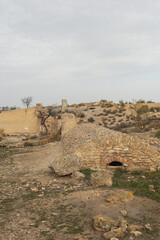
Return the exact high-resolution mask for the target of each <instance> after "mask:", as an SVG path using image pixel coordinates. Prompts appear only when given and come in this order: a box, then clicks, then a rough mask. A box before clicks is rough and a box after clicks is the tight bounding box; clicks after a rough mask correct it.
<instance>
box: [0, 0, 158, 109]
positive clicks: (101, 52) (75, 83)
mask: <svg viewBox="0 0 160 240" xmlns="http://www.w3.org/2000/svg"><path fill="white" fill-rule="evenodd" d="M159 12H160V2H159V0H154V1H152V0H134V1H130V0H114V1H113V0H81V1H76V0H46V1H43V0H23V1H22V0H0V86H1V92H3V94H1V97H0V103H1V105H7V104H8V105H15V104H16V105H20V104H21V103H20V99H21V98H22V96H25V95H26V96H28V95H29V96H30V95H33V99H34V103H36V102H38V101H42V102H43V103H44V104H52V103H55V102H58V103H59V102H60V99H61V98H64V97H67V98H68V100H69V102H70V103H72V102H76V101H78V102H80V101H83V100H85V101H94V100H98V99H99V100H100V99H101V98H107V97H109V98H110V99H112V100H114V101H118V100H119V99H121V98H124V99H126V100H131V99H132V98H137V99H138V98H146V99H148V98H152V99H153V100H155V101H159V93H158V91H157V87H160V82H159V77H160V70H159V64H160V30H159V25H160V14H159ZM157 84H158V86H157ZM144 85H146V87H144ZM137 88H138V90H137ZM108 91H109V94H108ZM105 94H106V97H105Z"/></svg>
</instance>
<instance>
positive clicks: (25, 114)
mask: <svg viewBox="0 0 160 240" xmlns="http://www.w3.org/2000/svg"><path fill="white" fill-rule="evenodd" d="M0 128H2V129H3V130H4V131H5V133H6V134H38V133H39V131H40V120H39V119H38V118H37V116H36V108H27V109H17V110H12V111H7V112H2V113H0Z"/></svg>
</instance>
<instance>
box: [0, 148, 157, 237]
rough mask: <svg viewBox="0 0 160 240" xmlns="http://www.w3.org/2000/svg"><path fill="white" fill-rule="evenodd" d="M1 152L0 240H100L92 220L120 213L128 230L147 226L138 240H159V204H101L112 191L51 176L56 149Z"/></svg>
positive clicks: (142, 201) (144, 200) (58, 151)
mask: <svg viewBox="0 0 160 240" xmlns="http://www.w3.org/2000/svg"><path fill="white" fill-rule="evenodd" d="M0 151H1V159H0V178H1V181H0V219H1V220H0V225H1V228H0V239H3V240H21V239H23V240H29V239H33V240H36V239H46V240H49V239H50V240H51V239H59V240H61V239H65V240H67V239H68V240H69V239H74V240H76V239H79V240H80V239H103V234H102V233H101V232H98V231H96V230H95V229H94V228H93V217H94V216H96V215H99V214H102V215H106V216H109V217H112V218H115V219H116V218H117V217H118V216H119V215H120V211H121V210H126V212H127V216H126V219H127V221H128V223H130V224H131V223H133V224H138V225H142V226H144V225H145V224H148V223H149V224H150V226H151V228H152V231H147V230H145V229H144V230H142V231H141V232H142V235H141V236H140V237H138V239H143V240H149V239H157V240H158V239H159V238H160V218H159V215H160V204H159V202H157V201H154V200H151V199H148V198H142V197H136V196H134V198H133V200H132V201H129V202H127V203H121V201H120V202H119V203H117V204H114V203H110V202H107V201H106V198H107V196H108V195H110V194H111V193H113V192H114V191H116V188H112V187H111V188H109V187H102V188H94V187H93V186H91V184H90V182H89V180H88V178H86V179H83V180H77V179H75V178H73V177H72V176H66V177H58V176H56V175H55V174H54V173H53V172H52V171H51V170H50V169H49V168H48V166H49V165H50V164H51V163H52V161H53V159H54V158H56V157H58V156H60V154H61V143H49V144H47V145H44V146H38V147H27V148H11V147H10V148H8V149H7V148H1V149H0ZM44 159H45V161H44ZM127 177H128V178H130V177H129V175H128V176H127ZM133 178H134V177H133ZM135 179H136V176H135ZM133 194H134V192H133ZM158 194H159V193H158V192H157V195H158ZM131 236H132V234H130V233H129V232H127V233H126V235H125V237H124V238H123V239H125V240H127V239H128V240H129V239H136V238H134V236H133V238H130V237H131Z"/></svg>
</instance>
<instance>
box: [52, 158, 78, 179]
mask: <svg viewBox="0 0 160 240" xmlns="http://www.w3.org/2000/svg"><path fill="white" fill-rule="evenodd" d="M81 167H82V162H81V160H80V158H78V157H77V156H76V155H66V156H64V157H60V158H57V159H56V160H54V162H53V169H54V171H55V173H56V174H57V175H59V176H65V175H70V174H72V173H73V172H75V171H78V170H80V169H81Z"/></svg>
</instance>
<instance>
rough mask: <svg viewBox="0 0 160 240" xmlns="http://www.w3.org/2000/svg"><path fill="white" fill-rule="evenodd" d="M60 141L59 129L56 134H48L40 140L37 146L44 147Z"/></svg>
mask: <svg viewBox="0 0 160 240" xmlns="http://www.w3.org/2000/svg"><path fill="white" fill-rule="evenodd" d="M60 140H61V129H59V131H58V132H57V133H53V134H50V135H48V136H46V137H44V138H43V139H40V140H39V142H38V144H39V145H44V144H47V143H50V142H59V141H60Z"/></svg>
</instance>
